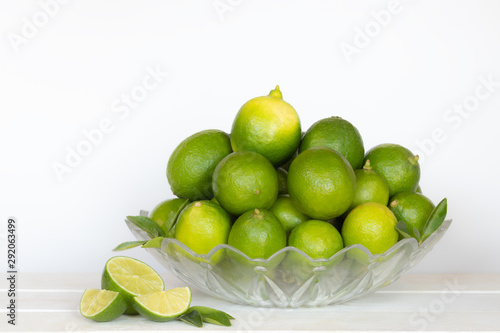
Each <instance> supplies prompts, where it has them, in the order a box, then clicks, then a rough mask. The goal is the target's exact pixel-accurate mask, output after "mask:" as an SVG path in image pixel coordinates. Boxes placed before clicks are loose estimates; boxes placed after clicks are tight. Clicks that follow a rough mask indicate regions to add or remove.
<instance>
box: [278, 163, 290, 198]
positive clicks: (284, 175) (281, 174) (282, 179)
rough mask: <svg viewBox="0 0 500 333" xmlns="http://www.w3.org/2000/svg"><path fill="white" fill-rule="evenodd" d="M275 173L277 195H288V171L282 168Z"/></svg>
mask: <svg viewBox="0 0 500 333" xmlns="http://www.w3.org/2000/svg"><path fill="white" fill-rule="evenodd" d="M276 173H277V174H278V193H279V194H288V185H287V183H286V182H287V179H288V171H286V170H285V169H283V168H278V169H276Z"/></svg>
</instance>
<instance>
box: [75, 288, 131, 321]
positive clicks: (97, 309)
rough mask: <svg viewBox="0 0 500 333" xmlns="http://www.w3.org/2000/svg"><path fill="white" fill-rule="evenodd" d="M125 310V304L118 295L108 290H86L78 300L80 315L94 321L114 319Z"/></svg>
mask: <svg viewBox="0 0 500 333" xmlns="http://www.w3.org/2000/svg"><path fill="white" fill-rule="evenodd" d="M126 308H127V302H125V300H124V299H123V297H122V296H121V295H120V293H118V292H115V291H110V290H99V289H86V290H85V292H84V293H83V296H82V299H81V300H80V313H81V314H82V316H84V317H85V318H88V319H92V320H94V321H110V320H113V319H116V318H118V317H120V316H121V315H122V314H123V313H124V312H125V309H126Z"/></svg>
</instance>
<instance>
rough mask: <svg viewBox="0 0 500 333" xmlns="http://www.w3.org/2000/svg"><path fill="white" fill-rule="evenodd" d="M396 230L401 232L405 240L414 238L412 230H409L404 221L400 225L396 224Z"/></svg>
mask: <svg viewBox="0 0 500 333" xmlns="http://www.w3.org/2000/svg"><path fill="white" fill-rule="evenodd" d="M396 230H397V231H399V233H400V234H401V236H403V237H404V238H412V236H411V235H410V230H408V226H407V225H406V223H405V222H404V221H399V222H398V224H396Z"/></svg>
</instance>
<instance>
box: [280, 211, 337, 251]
mask: <svg viewBox="0 0 500 333" xmlns="http://www.w3.org/2000/svg"><path fill="white" fill-rule="evenodd" d="M288 245H289V246H293V247H296V248H297V249H299V250H301V251H303V252H304V253H305V254H307V255H308V256H309V257H311V258H312V259H328V258H330V257H331V256H333V255H334V254H335V253H337V252H339V251H340V250H342V249H343V248H344V242H343V241H342V236H341V235H340V233H339V232H338V231H337V229H335V227H334V226H332V225H331V224H330V223H328V222H325V221H319V220H309V221H306V222H304V223H301V224H300V225H298V226H297V227H296V228H295V229H293V230H292V232H291V234H290V237H289V238H288Z"/></svg>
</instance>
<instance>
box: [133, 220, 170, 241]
mask: <svg viewBox="0 0 500 333" xmlns="http://www.w3.org/2000/svg"><path fill="white" fill-rule="evenodd" d="M127 220H129V221H130V222H132V223H133V224H134V225H135V226H137V227H138V228H139V229H141V230H143V231H145V232H146V233H147V234H148V236H149V237H151V238H155V237H159V236H165V233H164V232H163V230H162V228H160V226H159V225H158V224H157V223H156V222H155V221H153V220H151V219H150V218H149V217H146V216H127Z"/></svg>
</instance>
